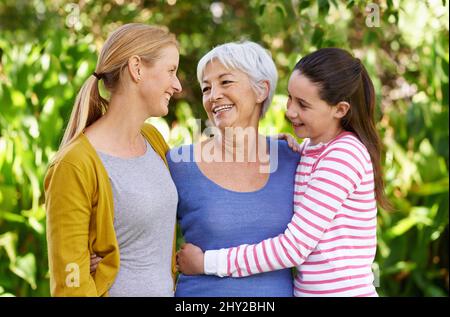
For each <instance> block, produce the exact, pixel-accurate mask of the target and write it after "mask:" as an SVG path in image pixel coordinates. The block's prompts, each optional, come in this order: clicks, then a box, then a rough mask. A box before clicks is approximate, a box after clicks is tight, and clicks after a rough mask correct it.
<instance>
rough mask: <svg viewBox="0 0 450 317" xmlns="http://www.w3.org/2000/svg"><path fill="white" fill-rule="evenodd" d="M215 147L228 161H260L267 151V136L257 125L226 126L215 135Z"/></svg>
mask: <svg viewBox="0 0 450 317" xmlns="http://www.w3.org/2000/svg"><path fill="white" fill-rule="evenodd" d="M214 142H215V144H214V147H215V149H216V150H219V151H220V152H221V156H222V157H224V159H225V161H226V162H259V161H260V160H261V157H260V156H261V155H264V154H265V153H267V142H266V137H265V136H263V135H260V134H259V132H258V128H257V127H247V128H241V127H237V128H234V127H233V128H226V129H225V130H224V131H221V133H220V134H218V135H216V136H215V137H214Z"/></svg>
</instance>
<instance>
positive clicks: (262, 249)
mask: <svg viewBox="0 0 450 317" xmlns="http://www.w3.org/2000/svg"><path fill="white" fill-rule="evenodd" d="M294 191H295V192H294V216H293V218H292V220H291V222H290V223H289V224H288V227H287V229H286V230H285V232H284V233H283V234H280V235H278V236H277V237H274V238H270V239H266V240H264V241H262V242H260V243H258V244H254V245H241V246H238V247H233V248H229V249H220V250H210V251H206V252H205V260H204V264H205V273H206V274H210V275H218V276H233V277H244V276H248V275H252V274H258V273H262V272H267V271H274V270H279V269H283V268H289V267H294V266H295V267H297V275H296V277H295V279H294V295H295V296H378V295H377V293H376V291H375V287H374V285H373V281H374V276H373V273H372V262H373V260H374V257H375V252H376V241H377V240H376V226H377V206H376V200H375V191H374V177H373V167H372V162H371V159H370V155H369V153H368V151H367V149H366V147H365V146H364V145H363V144H362V143H361V141H360V140H359V139H358V138H357V137H356V136H355V135H354V134H353V133H351V132H343V133H341V134H340V135H339V136H337V137H336V138H335V139H334V140H332V141H330V142H329V143H327V144H317V145H309V140H308V139H306V140H305V141H304V142H303V143H302V156H301V159H300V162H299V165H298V167H297V171H296V176H295V189H294Z"/></svg>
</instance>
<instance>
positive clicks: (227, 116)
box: [201, 61, 261, 129]
mask: <svg viewBox="0 0 450 317" xmlns="http://www.w3.org/2000/svg"><path fill="white" fill-rule="evenodd" d="M201 88H202V93H203V106H204V108H205V111H206V112H207V114H208V117H209V119H210V120H211V121H212V122H213V123H214V125H215V126H216V127H218V128H219V129H225V128H228V127H243V128H246V127H249V126H253V125H254V123H255V120H256V124H257V122H258V121H259V114H260V111H261V108H260V107H259V106H257V101H256V99H257V98H256V94H255V91H254V89H253V87H252V85H251V82H250V79H249V78H248V76H247V74H245V73H244V72H242V71H239V70H237V69H229V68H226V67H225V66H224V65H223V64H222V63H220V62H218V61H211V62H209V63H208V64H207V65H206V67H205V71H204V73H203V80H202V84H201ZM252 123H253V124H252Z"/></svg>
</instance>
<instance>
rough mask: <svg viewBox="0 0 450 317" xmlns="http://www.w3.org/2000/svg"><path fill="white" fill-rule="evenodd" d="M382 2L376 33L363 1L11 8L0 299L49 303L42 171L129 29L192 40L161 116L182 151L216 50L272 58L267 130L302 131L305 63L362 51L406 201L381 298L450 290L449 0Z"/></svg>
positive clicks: (36, 3) (119, 2)
mask: <svg viewBox="0 0 450 317" xmlns="http://www.w3.org/2000/svg"><path fill="white" fill-rule="evenodd" d="M374 3H375V4H376V5H377V8H378V9H379V13H380V20H379V26H378V27H369V26H368V25H367V23H366V22H367V21H368V22H371V21H372V22H376V20H374V19H373V18H372V20H371V17H370V15H369V11H370V10H369V9H368V8H369V7H367V5H368V3H366V2H365V1H358V0H351V1H342V2H341V1H337V0H319V1H308V0H289V1H288V0H280V1H270V0H249V1H238V0H230V1H223V3H222V2H215V3H214V4H213V2H212V1H206V0H203V1H185V0H178V1H175V0H167V1H163V0H160V1H148V0H132V1H124V0H115V1H106V0H95V1H93V0H84V1H79V2H78V3H76V4H75V3H71V2H70V1H66V0H51V1H50V0H30V1H25V0H19V1H17V0H0V171H1V174H0V296H11V295H14V296H48V295H49V286H48V284H49V279H48V263H47V253H46V238H45V210H44V208H43V201H44V196H43V185H42V183H43V177H44V175H45V171H46V167H47V164H48V162H49V160H50V159H51V158H52V156H53V155H54V154H55V151H56V149H57V147H58V144H59V142H60V140H61V137H62V133H63V130H64V127H65V124H66V122H67V120H68V117H69V113H70V111H71V108H72V104H73V102H74V98H75V95H76V93H77V91H78V89H79V88H80V87H81V85H82V83H83V81H84V80H85V79H86V78H87V77H88V76H89V74H90V73H91V72H92V71H93V70H94V68H95V64H96V60H97V52H98V50H99V48H100V47H101V45H102V43H103V41H104V40H105V39H106V37H107V35H108V33H109V32H111V31H112V30H114V29H115V28H116V27H118V26H119V25H121V24H124V23H127V22H144V23H149V24H162V25H166V26H168V27H169V28H170V30H171V31H172V32H174V33H175V34H176V35H177V37H178V40H179V42H180V43H181V58H180V71H179V76H180V79H181V81H182V85H183V89H184V90H183V93H182V94H180V95H179V96H178V97H177V98H176V99H175V100H174V101H173V102H172V104H171V108H170V113H169V115H168V116H166V117H165V118H161V119H152V122H153V123H155V124H156V125H157V127H158V128H159V129H160V131H161V132H162V133H163V134H164V136H165V137H166V139H167V140H168V141H169V143H170V145H171V146H175V145H179V144H181V143H190V142H192V132H193V131H194V130H195V129H196V123H195V120H194V118H201V119H203V120H205V119H206V116H205V114H204V112H203V108H202V105H201V93H200V88H199V86H198V84H197V82H196V76H195V71H196V63H197V61H198V60H199V59H200V57H201V56H202V55H203V54H204V53H206V52H207V51H208V50H209V49H211V48H212V47H213V46H215V45H218V44H221V43H224V42H228V41H235V40H240V39H244V38H246V39H251V40H253V41H257V42H259V43H261V44H262V45H264V46H265V47H267V48H268V49H269V50H270V51H271V52H272V55H273V57H274V59H275V62H276V65H277V67H278V71H279V76H280V81H279V85H278V88H277V95H276V97H275V100H274V103H273V105H272V107H271V110H270V111H269V113H268V115H267V117H266V118H265V119H264V120H263V122H262V123H261V127H262V129H263V130H264V129H265V130H266V131H268V132H270V131H269V130H270V129H272V131H273V129H275V130H276V131H277V132H292V131H291V130H290V127H289V125H288V124H287V121H286V120H285V118H284V109H285V102H286V83H287V79H288V76H289V73H290V70H291V69H292V67H293V66H294V64H295V62H296V61H297V60H298V59H299V58H300V57H301V56H303V55H305V54H307V53H309V52H311V51H313V50H315V49H317V48H320V47H329V46H337V47H342V48H346V49H349V50H352V52H353V53H354V54H355V55H356V56H357V57H359V58H360V59H361V60H362V61H363V62H364V64H365V65H366V66H367V68H368V70H369V72H370V74H371V76H372V78H373V80H374V83H375V86H376V91H377V97H378V105H379V109H380V113H379V121H378V128H379V131H380V133H381V135H382V138H383V143H384V145H385V147H386V153H385V161H384V164H383V165H384V168H385V180H386V184H387V187H386V191H387V193H388V195H389V197H390V199H391V200H392V202H393V204H394V206H395V210H394V211H393V212H386V211H384V210H379V217H378V242H379V243H378V251H377V256H376V263H375V265H374V269H375V271H376V273H377V283H378V285H379V287H378V289H377V290H378V292H379V294H380V295H381V296H448V288H449V285H448V283H449V277H448V239H449V238H448V218H449V215H448V211H449V196H448V188H449V185H448V179H449V178H448V167H449V151H448V135H449V126H448V70H449V66H448V63H449V43H448V41H449V22H448V9H449V8H448V2H447V1H446V0H442V1H441V0H433V1H431V0H430V1H412V0H395V1H394V0H381V1H374ZM213 9H215V10H216V11H214V10H213ZM217 10H219V11H220V10H222V15H221V16H220V14H218V13H217ZM213 12H216V13H215V15H214V14H213ZM219 13H220V12H219Z"/></svg>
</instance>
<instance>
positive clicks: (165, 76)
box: [139, 45, 182, 117]
mask: <svg viewBox="0 0 450 317" xmlns="http://www.w3.org/2000/svg"><path fill="white" fill-rule="evenodd" d="M178 62H179V53H178V49H177V48H176V47H175V46H174V45H170V46H167V47H165V48H163V49H162V50H161V58H159V59H158V60H157V61H155V63H154V64H153V65H152V66H151V67H145V71H144V72H141V73H142V74H141V75H142V79H141V82H142V85H140V91H139V92H140V95H141V96H142V98H143V100H144V102H145V104H149V107H150V108H151V109H150V114H151V116H154V117H160V116H165V115H166V114H167V113H168V111H169V107H168V106H169V101H170V98H171V97H172V95H173V94H174V93H176V92H180V91H181V89H182V88H181V84H180V81H179V80H178V77H177V69H178Z"/></svg>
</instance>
